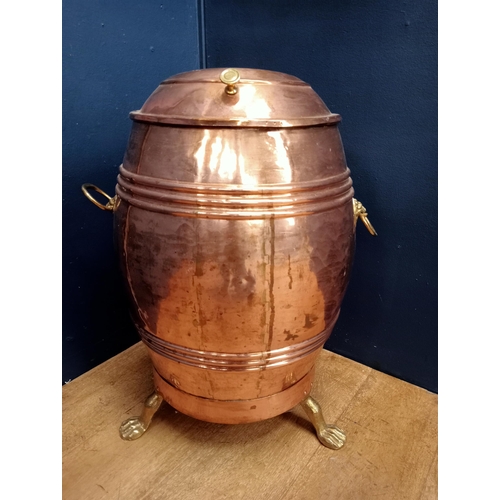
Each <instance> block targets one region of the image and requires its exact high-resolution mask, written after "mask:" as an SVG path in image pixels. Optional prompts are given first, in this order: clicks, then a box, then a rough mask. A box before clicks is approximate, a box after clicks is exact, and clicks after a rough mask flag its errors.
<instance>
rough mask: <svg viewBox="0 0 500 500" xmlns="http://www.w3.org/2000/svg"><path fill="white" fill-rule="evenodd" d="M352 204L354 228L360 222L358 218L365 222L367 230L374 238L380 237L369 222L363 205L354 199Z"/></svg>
mask: <svg viewBox="0 0 500 500" xmlns="http://www.w3.org/2000/svg"><path fill="white" fill-rule="evenodd" d="M352 204H353V208H354V226H356V222H357V221H358V217H359V218H360V219H361V220H362V221H363V224H364V225H365V226H366V229H368V231H369V232H370V234H371V235H372V236H378V234H377V231H375V228H374V227H373V226H372V224H371V222H370V221H369V220H368V212H367V211H366V208H365V207H364V206H363V204H362V203H361V202H360V201H358V200H356V198H353V199H352Z"/></svg>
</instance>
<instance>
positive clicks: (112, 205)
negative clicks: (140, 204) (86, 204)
mask: <svg viewBox="0 0 500 500" xmlns="http://www.w3.org/2000/svg"><path fill="white" fill-rule="evenodd" d="M89 190H90V191H96V192H98V193H99V194H102V195H103V196H104V197H105V198H107V200H108V202H107V203H106V205H103V204H102V203H99V202H98V201H97V200H96V199H95V198H94V197H93V196H92V195H91V194H90V193H89ZM82 191H83V194H84V195H85V196H86V197H87V198H88V199H89V200H90V201H91V202H92V203H93V204H94V205H95V206H96V207H99V208H100V209H101V210H108V211H110V212H113V211H114V210H116V208H117V207H118V205H119V204H120V199H119V198H118V196H113V197H111V196H109V194H107V193H105V192H104V191H103V190H102V189H100V188H98V187H97V186H94V184H88V183H86V184H83V185H82Z"/></svg>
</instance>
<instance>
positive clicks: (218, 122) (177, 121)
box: [129, 110, 342, 128]
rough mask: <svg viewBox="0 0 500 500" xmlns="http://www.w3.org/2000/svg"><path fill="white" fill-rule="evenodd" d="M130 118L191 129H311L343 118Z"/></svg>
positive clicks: (142, 115)
mask: <svg viewBox="0 0 500 500" xmlns="http://www.w3.org/2000/svg"><path fill="white" fill-rule="evenodd" d="M129 116H130V118H131V119H132V120H134V121H138V122H147V123H157V124H165V125H188V126H191V127H230V128H240V127H241V128H244V127H246V128H255V127H262V128H292V127H309V126H317V125H329V124H335V123H339V122H340V121H341V120H342V117H341V116H340V115H339V114H337V113H330V114H328V115H320V116H311V117H300V118H288V119H285V118H282V119H280V118H272V119H271V118H269V119H267V118H253V119H249V118H226V119H221V118H216V117H212V118H211V117H200V118H189V117H185V116H174V115H156V114H151V113H142V112H141V111H140V110H138V111H132V112H131V113H130V115H129Z"/></svg>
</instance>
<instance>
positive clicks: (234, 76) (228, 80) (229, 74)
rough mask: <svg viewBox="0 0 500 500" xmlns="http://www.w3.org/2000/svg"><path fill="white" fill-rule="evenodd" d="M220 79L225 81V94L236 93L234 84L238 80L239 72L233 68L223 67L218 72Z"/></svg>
mask: <svg viewBox="0 0 500 500" xmlns="http://www.w3.org/2000/svg"><path fill="white" fill-rule="evenodd" d="M219 78H220V81H221V82H222V83H225V84H226V85H227V87H226V88H225V90H226V94H229V95H234V94H237V93H238V89H237V88H236V87H235V85H236V84H237V83H238V82H239V81H240V74H239V73H238V72H237V71H236V70H235V69H233V68H229V69H225V70H224V71H223V72H222V73H221V74H220V77H219Z"/></svg>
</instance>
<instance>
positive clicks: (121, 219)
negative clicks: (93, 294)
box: [114, 69, 355, 423]
mask: <svg viewBox="0 0 500 500" xmlns="http://www.w3.org/2000/svg"><path fill="white" fill-rule="evenodd" d="M220 72H221V69H208V70H200V71H193V72H189V73H184V74H181V75H177V76H175V77H173V78H170V79H168V80H166V81H164V82H163V83H162V84H160V86H159V87H158V89H157V90H156V91H155V92H154V93H153V94H152V95H151V97H150V98H149V99H148V100H147V101H146V103H145V104H144V106H143V107H142V109H141V110H140V111H137V112H133V113H132V114H131V117H132V119H133V127H132V132H131V136H130V140H129V144H128V147H127V151H126V154H125V158H124V161H123V165H122V166H120V171H119V176H118V184H117V187H116V195H117V203H116V206H115V207H114V220H115V237H116V243H117V248H118V253H119V258H120V265H121V269H122V272H123V276H124V278H125V283H126V287H127V290H128V293H129V296H130V301H131V311H132V315H133V318H134V321H135V324H136V327H137V329H138V331H139V333H140V335H141V337H142V339H143V341H144V343H145V344H146V346H147V348H148V350H149V354H150V356H151V360H152V363H153V367H154V380H155V385H156V390H157V391H158V392H159V393H160V394H161V395H162V396H163V398H164V399H165V400H166V401H167V402H169V403H170V404H171V405H172V406H173V407H175V408H176V409H178V410H179V411H181V412H183V413H186V414H188V415H191V416H192V417H195V418H198V419H201V420H206V421H210V422H218V423H244V422H253V421H258V420H262V419H266V418H270V417H273V416H275V415H278V414H281V413H283V412H285V411H288V410H289V409H291V408H292V407H294V406H295V405H297V404H298V403H300V402H301V401H302V400H303V399H304V398H305V397H306V396H307V395H308V394H309V391H310V389H311V385H312V382H313V375H314V363H315V360H316V358H317V356H318V354H319V352H320V351H321V348H322V347H323V345H324V343H325V341H326V340H327V339H328V337H329V335H330V333H331V331H332V328H333V326H334V324H335V321H336V320H337V317H338V315H339V311H340V305H341V301H342V298H343V296H344V293H345V291H346V286H347V283H348V278H349V274H350V269H351V261H352V258H353V251H354V244H355V235H354V229H355V227H354V223H355V221H354V215H353V189H352V181H351V179H350V176H349V170H348V168H347V166H346V162H345V157H344V151H343V147H342V142H341V138H340V134H339V130H338V124H339V122H340V117H339V115H336V114H332V113H330V111H329V110H328V108H327V107H326V105H325V104H324V103H323V101H322V100H321V99H320V98H319V96H318V95H317V94H316V93H315V92H314V91H313V90H312V89H311V87H310V86H309V85H308V84H306V83H304V82H302V81H301V80H299V79H297V78H295V77H292V76H289V75H285V74H282V73H275V72H270V71H263V70H251V69H238V72H239V74H240V76H241V79H240V81H239V82H238V84H237V86H236V87H237V93H234V94H233V95H231V94H228V93H227V92H225V87H224V84H223V83H221V81H220V79H219V75H220Z"/></svg>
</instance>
